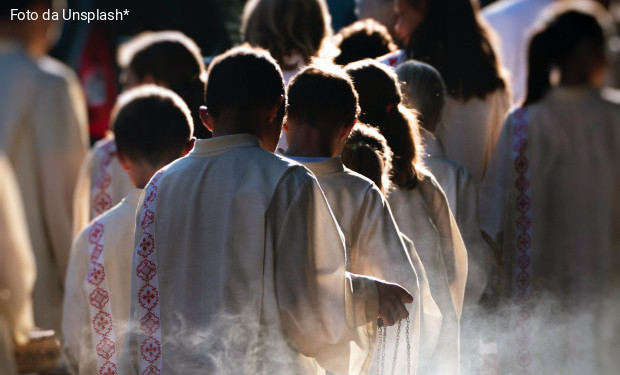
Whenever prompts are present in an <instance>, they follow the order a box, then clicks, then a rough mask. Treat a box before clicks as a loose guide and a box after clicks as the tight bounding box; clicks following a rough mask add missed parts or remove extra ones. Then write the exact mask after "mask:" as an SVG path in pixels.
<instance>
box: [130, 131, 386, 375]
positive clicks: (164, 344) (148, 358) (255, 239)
mask: <svg viewBox="0 0 620 375" xmlns="http://www.w3.org/2000/svg"><path fill="white" fill-rule="evenodd" d="M135 246H136V248H135V251H134V259H133V265H132V267H133V270H132V276H131V279H132V284H131V311H130V319H129V330H128V332H127V334H126V337H125V345H124V348H123V354H122V356H121V364H120V369H121V373H123V374H141V373H143V372H144V371H147V370H148V371H153V372H156V371H161V373H164V374H203V373H212V374H216V373H217V374H248V375H249V374H314V373H316V372H317V371H319V370H320V369H319V367H318V365H320V366H321V367H323V368H325V369H327V370H329V371H331V372H333V373H335V374H348V373H352V374H359V373H362V374H364V373H367V368H368V366H369V365H370V359H371V355H372V352H371V349H372V345H373V342H374V332H372V331H369V330H367V329H366V328H365V326H366V325H367V323H368V322H369V321H373V320H376V318H377V299H376V289H375V291H374V293H375V296H374V299H369V303H368V304H356V303H354V301H353V299H354V297H353V291H352V290H351V289H352V286H353V287H355V286H356V283H355V282H354V283H350V282H348V280H349V279H348V278H347V277H346V273H345V248H344V238H343V237H342V232H341V231H340V229H339V228H338V225H337V224H336V221H335V219H334V217H333V215H332V213H331V211H330V209H329V206H328V205H327V202H326V200H325V197H324V195H323V192H322V191H321V189H320V187H319V185H318V183H317V181H316V179H315V178H314V177H313V176H312V175H311V174H310V173H309V172H308V171H307V170H306V169H305V168H304V167H303V166H301V165H299V164H297V163H295V162H293V161H291V160H288V159H284V158H282V157H279V156H276V155H274V154H271V153H269V152H267V151H265V150H263V149H261V148H260V144H259V141H258V139H257V138H255V137H254V136H251V135H247V134H239V135H231V136H224V137H214V138H212V139H207V140H198V141H197V142H196V145H195V147H194V149H193V150H192V151H191V152H190V154H189V155H188V156H186V157H184V158H181V159H178V160H177V161H175V162H173V163H172V164H170V165H169V166H167V167H165V168H164V169H162V170H161V171H160V172H158V173H157V174H156V175H155V176H154V177H153V179H152V180H151V182H150V183H149V185H148V186H147V187H146V190H145V193H144V198H143V203H142V204H141V206H140V208H139V213H138V217H137V225H136V240H135ZM371 287H372V288H375V287H374V282H373V283H372V284H371ZM372 288H369V289H372ZM369 292H370V291H369ZM369 294H371V293H369ZM360 305H361V306H362V308H360V309H357V307H358V306H360ZM365 305H367V306H365ZM356 310H357V311H356ZM317 362H318V365H317ZM351 369H353V370H351ZM321 371H322V370H321Z"/></svg>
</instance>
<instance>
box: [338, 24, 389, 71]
mask: <svg viewBox="0 0 620 375" xmlns="http://www.w3.org/2000/svg"><path fill="white" fill-rule="evenodd" d="M336 47H338V48H339V49H340V54H339V55H338V56H337V57H336V58H335V59H334V62H335V63H336V64H338V65H347V64H348V63H352V62H355V61H360V60H363V59H366V58H368V59H374V58H377V57H381V56H383V55H387V54H388V53H390V52H393V51H396V49H397V48H398V47H397V46H396V44H395V43H394V40H393V39H392V36H391V35H390V32H389V31H388V29H387V27H385V26H383V25H382V24H380V23H379V22H377V21H375V20H373V19H372V18H368V19H365V20H360V21H356V22H354V23H352V24H351V25H349V26H347V27H345V28H343V29H342V30H340V31H339V32H338V34H336Z"/></svg>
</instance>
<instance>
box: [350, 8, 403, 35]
mask: <svg viewBox="0 0 620 375" xmlns="http://www.w3.org/2000/svg"><path fill="white" fill-rule="evenodd" d="M355 11H356V13H357V16H358V17H359V19H360V20H365V19H369V18H372V19H374V20H375V21H377V22H379V23H380V24H382V25H383V26H385V27H386V28H387V29H388V31H389V32H390V33H391V34H392V36H394V23H395V21H396V14H394V0H355Z"/></svg>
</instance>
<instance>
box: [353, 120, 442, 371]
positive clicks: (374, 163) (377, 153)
mask: <svg viewBox="0 0 620 375" xmlns="http://www.w3.org/2000/svg"><path fill="white" fill-rule="evenodd" d="M342 162H343V163H344V165H345V166H346V167H347V168H350V169H351V170H353V171H355V172H358V173H360V174H362V175H364V176H366V177H368V178H369V179H370V180H371V181H372V182H374V183H375V185H377V187H378V188H379V190H381V192H382V193H383V194H387V193H388V192H389V191H390V189H391V184H392V183H391V181H390V172H391V170H392V150H390V147H389V146H388V145H387V141H386V140H385V138H384V137H383V136H382V135H381V133H379V131H377V130H376V129H375V128H373V127H370V126H368V125H366V124H362V123H357V124H355V126H354V127H353V130H351V133H350V134H349V137H348V138H347V141H346V142H345V145H344V148H343V150H342ZM401 236H402V238H403V242H404V243H405V246H406V248H407V252H408V253H409V254H410V256H411V262H412V263H413V267H414V269H415V270H416V273H417V275H418V283H419V285H420V312H421V314H422V315H421V316H420V319H421V327H420V330H421V332H420V341H421V342H422V345H421V346H420V347H419V358H418V363H423V362H424V361H428V360H429V359H430V358H431V357H432V354H433V350H434V349H435V343H436V342H437V338H438V336H439V331H440V329H441V321H442V316H441V311H440V310H439V307H438V306H437V304H436V303H435V300H434V299H433V296H432V293H431V289H430V286H429V283H428V277H427V276H426V270H425V269H424V265H423V264H422V261H421V260H420V256H419V255H418V252H417V251H415V248H414V246H413V242H412V241H411V240H410V239H409V238H407V236H405V235H404V234H403V233H402V232H401ZM383 349H384V348H383ZM384 350H385V349H384Z"/></svg>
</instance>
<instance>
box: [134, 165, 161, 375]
mask: <svg viewBox="0 0 620 375" xmlns="http://www.w3.org/2000/svg"><path fill="white" fill-rule="evenodd" d="M162 175H163V171H159V172H157V173H156V174H155V176H153V178H152V179H151V182H150V183H149V185H148V186H147V187H146V191H145V195H144V197H145V198H144V203H143V207H142V214H141V215H140V228H141V229H142V231H143V233H142V237H141V238H140V242H139V243H138V247H137V248H136V252H135V254H134V261H135V264H137V266H136V270H135V272H136V276H137V278H136V279H135V280H136V281H137V283H136V284H137V288H136V289H137V291H138V294H137V298H138V314H139V317H140V320H139V322H140V335H139V341H138V344H139V347H140V374H141V375H158V374H161V368H162V366H161V364H162V358H161V357H162V348H161V324H160V322H161V321H160V314H159V286H158V280H157V258H156V252H155V249H156V247H155V237H154V235H153V229H154V228H153V224H154V222H155V203H156V198H157V186H158V184H159V180H160V178H161V176H162Z"/></svg>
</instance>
